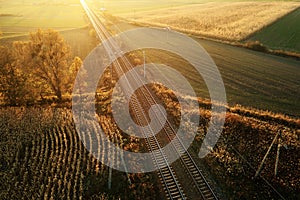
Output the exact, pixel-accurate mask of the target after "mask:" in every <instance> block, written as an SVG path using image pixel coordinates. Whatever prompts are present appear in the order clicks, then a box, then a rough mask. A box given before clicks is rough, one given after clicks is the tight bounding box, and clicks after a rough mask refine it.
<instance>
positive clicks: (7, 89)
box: [0, 46, 28, 105]
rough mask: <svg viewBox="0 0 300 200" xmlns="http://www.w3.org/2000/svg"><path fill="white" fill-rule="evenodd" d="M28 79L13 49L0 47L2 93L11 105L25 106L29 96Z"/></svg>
mask: <svg viewBox="0 0 300 200" xmlns="http://www.w3.org/2000/svg"><path fill="white" fill-rule="evenodd" d="M26 79H27V77H26V76H25V74H24V73H23V72H22V70H21V69H20V68H19V66H18V60H17V59H16V58H15V56H14V52H13V50H12V49H10V48H7V47H3V46H1V47H0V92H1V94H2V96H3V97H4V100H5V102H7V103H8V104H10V105H18V104H24V103H25V101H26V97H27V96H28V95H27V94H28V90H27V86H26Z"/></svg>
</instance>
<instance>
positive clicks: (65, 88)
mask: <svg viewBox="0 0 300 200" xmlns="http://www.w3.org/2000/svg"><path fill="white" fill-rule="evenodd" d="M81 65H82V61H81V59H80V58H79V57H72V54H71V49H70V46H69V45H68V44H67V43H66V42H65V41H64V38H63V37H62V36H61V35H60V34H59V33H58V32H57V31H54V30H37V31H36V32H32V33H30V34H29V40H28V41H25V42H24V41H15V42H13V43H12V45H11V46H10V47H8V46H0V95H1V98H2V99H3V100H4V102H5V104H8V105H26V104H33V103H36V102H38V101H46V100H47V99H48V100H49V98H50V97H51V98H52V100H55V101H57V102H62V101H63V96H64V95H67V94H71V92H72V86H73V83H74V81H75V78H76V73H77V71H78V69H79V68H80V66H81Z"/></svg>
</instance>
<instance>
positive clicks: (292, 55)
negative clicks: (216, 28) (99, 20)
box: [114, 7, 300, 60]
mask: <svg viewBox="0 0 300 200" xmlns="http://www.w3.org/2000/svg"><path fill="white" fill-rule="evenodd" d="M297 9H300V7H299V8H297ZM297 9H295V10H297ZM295 10H293V11H292V12H294V11H295ZM290 13H291V12H290ZM285 16H286V15H285ZM114 17H116V18H118V19H119V20H120V21H121V22H124V23H128V24H132V25H134V26H139V27H149V28H151V27H152V28H157V27H159V28H165V27H164V26H158V25H153V24H151V23H145V22H137V21H134V20H128V19H125V18H122V17H118V16H114ZM280 19H282V18H280ZM276 21H277V20H276ZM276 21H275V22H276ZM275 22H274V23H275ZM272 24H273V23H272ZM268 26H269V25H268ZM264 28H266V27H264ZM173 30H175V31H178V32H181V33H184V34H187V35H188V36H190V37H193V38H197V39H203V40H208V41H213V42H219V43H222V44H227V45H231V46H235V47H242V48H246V49H250V50H253V51H259V52H263V53H267V54H271V55H275V56H281V57H287V58H292V59H296V60H300V53H298V52H292V51H285V50H272V49H269V48H267V47H265V48H266V50H265V51H261V50H257V49H256V48H252V47H250V46H248V45H247V43H244V42H242V41H234V40H221V39H218V38H217V37H206V36H203V35H199V34H193V33H190V32H188V31H184V30H181V29H177V28H173ZM260 30H261V29H260ZM243 41H244V40H243Z"/></svg>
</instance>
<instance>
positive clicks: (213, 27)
mask: <svg viewBox="0 0 300 200" xmlns="http://www.w3.org/2000/svg"><path fill="white" fill-rule="evenodd" d="M299 6H300V3H299V2H211V3H203V4H195V5H186V6H178V7H171V8H164V9H158V10H157V9H156V10H153V11H141V12H129V13H123V14H117V15H118V16H121V17H123V18H125V19H128V20H132V21H135V22H139V23H142V24H150V25H155V26H162V27H166V26H169V27H171V28H173V29H175V30H179V31H183V32H188V33H192V34H199V35H202V36H206V37H211V38H217V39H222V40H224V39H225V40H242V39H244V38H246V37H247V36H249V35H250V34H252V33H253V32H255V31H257V30H259V29H261V28H263V27H264V26H267V25H268V24H270V23H272V22H274V21H276V20H277V19H278V18H280V17H282V16H284V15H285V14H287V13H289V12H291V11H292V10H294V9H296V8H298V7H299Z"/></svg>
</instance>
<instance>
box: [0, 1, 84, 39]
mask: <svg viewBox="0 0 300 200" xmlns="http://www.w3.org/2000/svg"><path fill="white" fill-rule="evenodd" d="M0 5H1V6H0V31H1V32H2V37H13V36H20V35H24V34H26V33H28V32H29V31H34V30H36V29H37V28H53V29H56V30H65V29H71V28H79V27H83V26H85V25H86V24H87V21H86V19H85V18H84V11H83V9H82V7H81V6H80V3H79V1H67V3H64V1H55V2H54V1H52V2H47V1H28V0H27V1H26V0H24V1H20V0H19V1H18V0H17V1H7V0H5V1H1V4H0Z"/></svg>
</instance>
